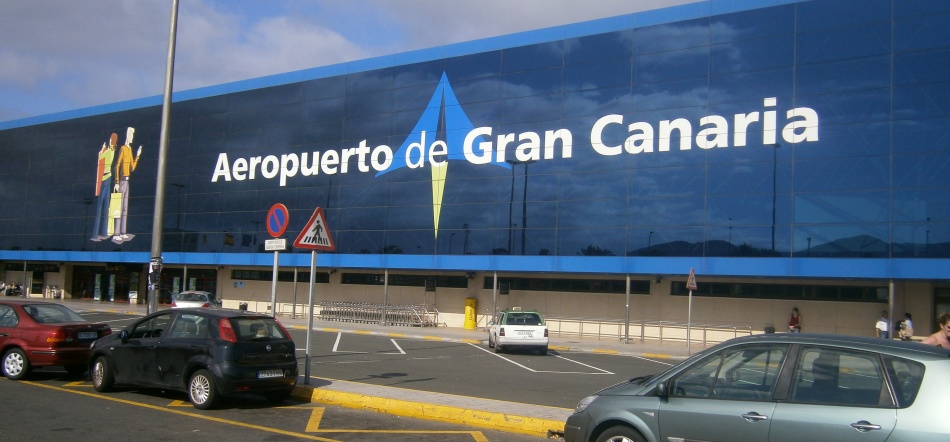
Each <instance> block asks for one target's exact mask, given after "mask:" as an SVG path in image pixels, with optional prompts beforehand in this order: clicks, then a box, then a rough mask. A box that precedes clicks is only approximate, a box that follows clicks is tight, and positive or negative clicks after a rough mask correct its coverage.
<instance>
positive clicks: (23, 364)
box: [3, 348, 30, 381]
mask: <svg viewBox="0 0 950 442" xmlns="http://www.w3.org/2000/svg"><path fill="white" fill-rule="evenodd" d="M29 372H30V360H29V359H27V357H26V353H24V352H23V350H21V349H19V348H13V349H10V351H8V352H7V354H5V355H3V375H4V376H6V377H7V378H8V379H12V380H14V381H19V380H20V379H23V378H25V377H26V375H27V373H29Z"/></svg>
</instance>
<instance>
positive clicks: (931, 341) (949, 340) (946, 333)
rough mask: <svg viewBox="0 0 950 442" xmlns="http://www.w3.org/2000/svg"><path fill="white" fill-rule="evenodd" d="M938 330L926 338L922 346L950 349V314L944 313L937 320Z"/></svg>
mask: <svg viewBox="0 0 950 442" xmlns="http://www.w3.org/2000/svg"><path fill="white" fill-rule="evenodd" d="M937 323H938V324H939V325H940V330H937V332H936V333H934V334H932V335H930V336H928V337H927V338H926V339H924V340H923V341H920V342H921V343H922V344H927V345H936V346H937V347H943V348H950V313H944V314H942V315H940V318H938V319H937Z"/></svg>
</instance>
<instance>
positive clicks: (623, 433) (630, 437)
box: [597, 425, 646, 442]
mask: <svg viewBox="0 0 950 442" xmlns="http://www.w3.org/2000/svg"><path fill="white" fill-rule="evenodd" d="M597 442H646V440H645V439H644V438H643V436H641V435H640V433H638V432H637V430H634V429H633V428H630V427H625V426H623V425H617V426H615V427H610V428H608V429H607V430H605V431H604V432H603V433H600V437H598V438H597Z"/></svg>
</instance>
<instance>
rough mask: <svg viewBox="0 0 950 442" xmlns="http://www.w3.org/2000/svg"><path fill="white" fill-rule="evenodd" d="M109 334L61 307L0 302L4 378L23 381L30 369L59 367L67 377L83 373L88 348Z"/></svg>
mask: <svg viewBox="0 0 950 442" xmlns="http://www.w3.org/2000/svg"><path fill="white" fill-rule="evenodd" d="M109 334H112V328H111V327H109V325H108V324H103V323H93V322H89V321H87V320H85V319H83V317H82V316H79V314H77V313H76V312H74V311H72V310H70V309H69V308H68V307H66V306H64V305H62V304H56V303H53V302H44V301H32V300H29V299H9V300H8V299H0V354H2V355H3V359H2V366H0V369H2V370H3V375H4V376H6V377H7V378H10V379H13V380H19V379H23V378H24V377H26V375H27V374H29V372H30V370H31V369H32V368H33V367H46V366H62V367H63V368H65V369H66V371H67V372H69V373H70V374H82V373H84V372H85V371H86V367H87V366H86V363H87V360H88V359H89V345H90V344H91V343H92V342H93V341H95V340H96V339H99V338H101V337H103V336H106V335H109Z"/></svg>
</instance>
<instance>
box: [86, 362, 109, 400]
mask: <svg viewBox="0 0 950 442" xmlns="http://www.w3.org/2000/svg"><path fill="white" fill-rule="evenodd" d="M89 374H90V377H92V387H93V388H95V389H96V391H98V392H100V393H104V392H107V391H109V390H111V389H112V386H113V385H114V384H115V375H114V374H113V373H112V363H110V362H109V360H108V359H106V357H105V356H99V357H98V358H96V361H95V362H93V363H92V371H91V372H90V373H89Z"/></svg>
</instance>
